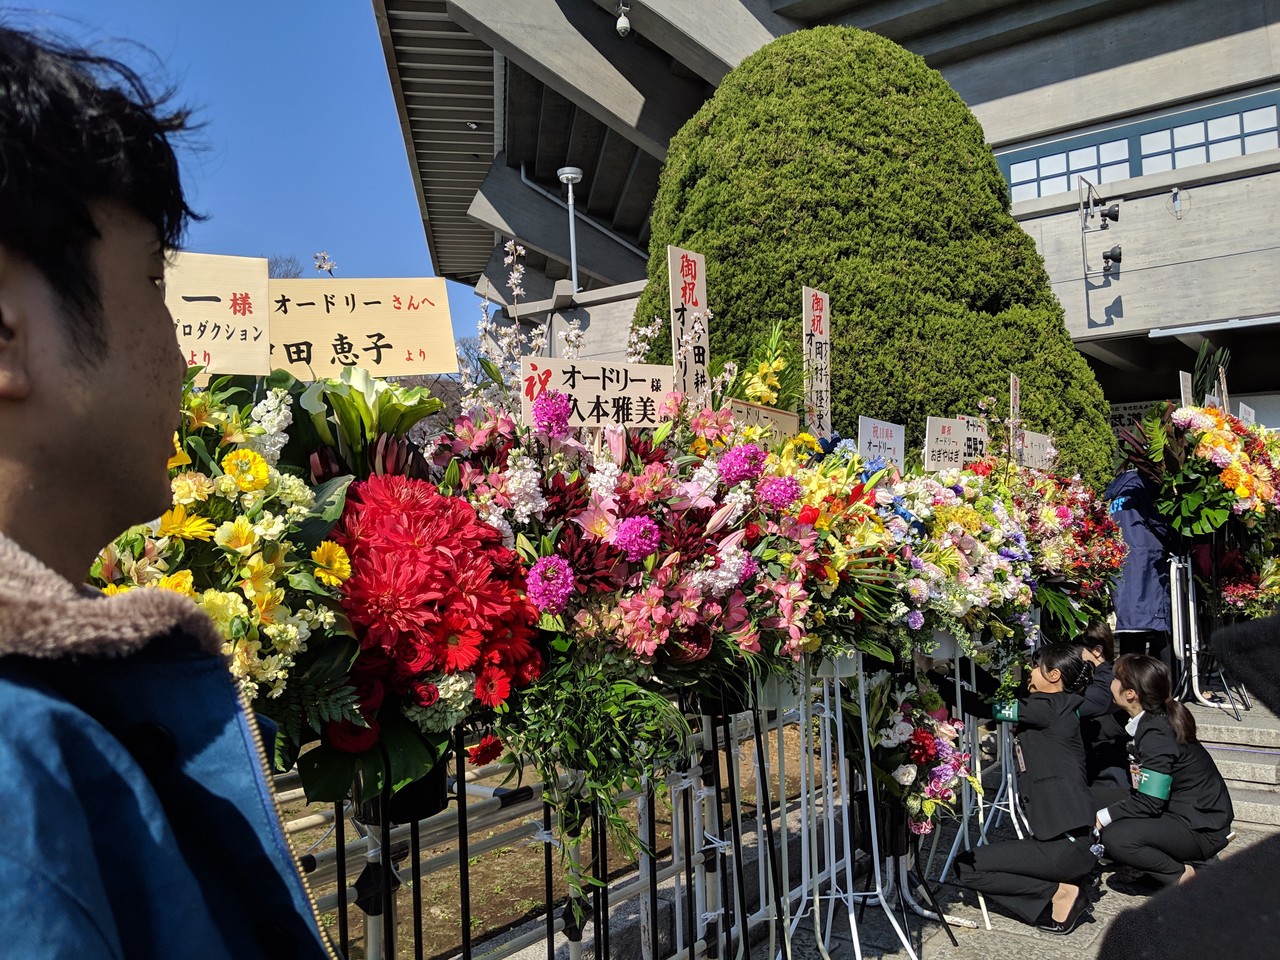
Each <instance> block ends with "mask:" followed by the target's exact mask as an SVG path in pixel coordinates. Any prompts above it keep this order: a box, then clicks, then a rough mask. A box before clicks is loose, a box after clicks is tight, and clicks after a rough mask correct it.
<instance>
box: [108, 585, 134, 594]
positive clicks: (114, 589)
mask: <svg viewBox="0 0 1280 960" xmlns="http://www.w3.org/2000/svg"><path fill="white" fill-rule="evenodd" d="M132 589H133V584H131V583H108V584H107V585H106V586H105V587H103V588H102V595H103V596H104V597H114V596H115V595H116V594H117V593H128V592H129V591H130V590H132Z"/></svg>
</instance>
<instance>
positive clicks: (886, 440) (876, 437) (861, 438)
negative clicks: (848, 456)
mask: <svg viewBox="0 0 1280 960" xmlns="http://www.w3.org/2000/svg"><path fill="white" fill-rule="evenodd" d="M906 453H907V429H906V427H904V426H903V425H902V424H900V423H889V422H887V421H885V420H873V419H872V418H871V417H859V418H858V456H859V457H861V458H862V459H863V460H874V459H875V458H876V457H883V458H884V459H885V460H886V461H887V462H888V463H892V464H894V465H895V466H898V467H901V466H902V462H903V460H904V459H905V458H906Z"/></svg>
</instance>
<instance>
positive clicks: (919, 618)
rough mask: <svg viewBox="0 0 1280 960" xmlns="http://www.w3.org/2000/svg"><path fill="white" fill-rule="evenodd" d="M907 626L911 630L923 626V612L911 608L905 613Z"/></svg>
mask: <svg viewBox="0 0 1280 960" xmlns="http://www.w3.org/2000/svg"><path fill="white" fill-rule="evenodd" d="M907 626H908V627H910V628H911V629H912V630H919V629H920V628H921V627H923V626H924V614H923V613H921V612H920V611H919V610H912V611H911V612H910V613H908V614H907Z"/></svg>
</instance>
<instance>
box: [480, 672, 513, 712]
mask: <svg viewBox="0 0 1280 960" xmlns="http://www.w3.org/2000/svg"><path fill="white" fill-rule="evenodd" d="M509 696H511V677H509V676H508V675H507V674H506V673H505V672H504V671H503V670H502V669H501V668H499V667H493V666H489V667H485V668H484V669H483V670H481V671H480V675H479V676H478V677H476V699H477V700H479V701H480V702H481V703H483V704H484V705H485V706H486V707H491V708H492V707H498V706H501V705H502V704H503V703H505V702H506V699H507V697H509Z"/></svg>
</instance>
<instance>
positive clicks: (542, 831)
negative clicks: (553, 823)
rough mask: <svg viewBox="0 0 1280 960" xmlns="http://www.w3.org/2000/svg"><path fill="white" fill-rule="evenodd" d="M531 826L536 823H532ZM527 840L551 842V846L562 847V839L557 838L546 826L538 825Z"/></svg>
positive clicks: (529, 841)
mask: <svg viewBox="0 0 1280 960" xmlns="http://www.w3.org/2000/svg"><path fill="white" fill-rule="evenodd" d="M529 826H534V824H533V823H530V824H529ZM527 842H528V843H549V844H551V846H553V847H555V848H556V849H557V850H559V849H560V848H561V844H560V841H559V840H557V839H556V836H555V834H553V833H552V832H551V831H550V830H547V829H546V828H545V827H538V829H536V830H534V831H533V833H531V834H529V839H528V841H527Z"/></svg>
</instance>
